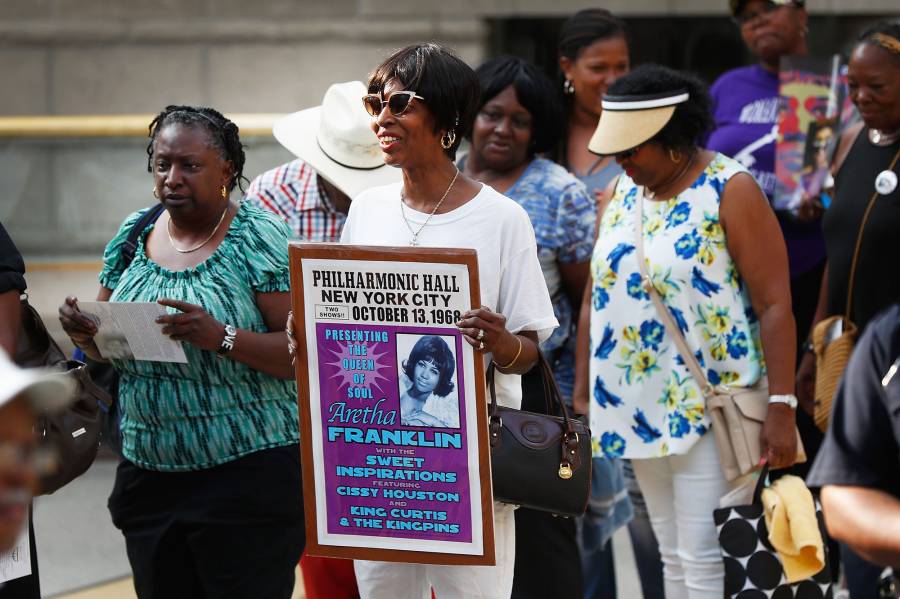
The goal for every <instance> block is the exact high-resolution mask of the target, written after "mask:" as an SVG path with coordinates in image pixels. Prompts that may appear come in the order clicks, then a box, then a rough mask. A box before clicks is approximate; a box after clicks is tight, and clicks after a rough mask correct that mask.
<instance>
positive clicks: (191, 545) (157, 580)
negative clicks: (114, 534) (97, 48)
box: [60, 106, 304, 599]
mask: <svg viewBox="0 0 900 599" xmlns="http://www.w3.org/2000/svg"><path fill="white" fill-rule="evenodd" d="M147 152H148V155H149V161H148V170H149V171H150V172H151V173H152V174H153V180H154V186H153V194H154V196H156V197H157V198H159V201H160V202H161V204H162V206H163V208H164V210H162V212H161V213H160V215H159V217H158V219H157V220H156V222H155V223H152V222H151V223H150V224H148V225H147V226H146V228H145V229H144V231H142V232H141V234H140V235H139V237H138V243H137V250H136V252H135V255H134V259H133V261H132V262H131V263H130V264H127V263H126V260H125V258H123V256H122V247H123V243H124V241H125V240H126V239H127V237H128V234H129V232H131V230H132V228H133V227H134V226H135V225H136V224H137V222H138V220H139V219H140V217H141V215H142V213H143V211H142V212H137V213H135V214H132V215H131V216H129V217H128V218H127V219H126V220H125V222H124V223H123V224H122V226H121V227H120V229H119V232H118V233H117V234H116V236H115V237H114V238H113V239H112V241H110V243H109V245H107V247H106V252H105V254H104V257H103V262H104V265H103V270H102V272H101V273H100V283H101V287H100V292H99V295H98V300H100V301H111V302H117V301H119V302H148V301H149V302H154V301H158V302H159V303H160V304H162V305H164V306H168V307H169V310H168V312H169V314H168V315H166V316H162V317H160V318H159V319H158V322H159V323H160V326H161V327H162V332H163V333H164V334H166V335H168V336H169V337H170V338H172V339H174V340H178V341H182V342H183V347H184V351H185V354H186V356H187V360H188V361H187V363H186V364H177V363H169V362H148V361H138V360H124V359H112V360H111V362H112V364H113V366H114V367H115V368H116V370H117V371H118V373H119V375H120V387H119V408H120V412H121V432H122V454H123V456H124V458H125V459H124V460H123V461H122V462H121V464H120V466H119V469H118V472H117V475H116V483H115V487H114V489H113V493H112V496H111V497H110V500H109V508H110V512H111V514H112V517H113V522H114V523H115V524H116V526H117V527H119V528H120V529H121V530H122V531H123V533H124V535H125V540H126V544H127V548H128V557H129V560H130V562H131V566H132V569H133V571H134V582H135V588H136V589H137V592H138V596H139V597H140V598H141V599H147V598H159V597H192V598H201V597H209V598H212V597H229V598H237V597H248V598H249V597H267V598H268V597H272V598H276V597H284V598H285V599H286V598H288V597H290V595H291V592H292V589H293V585H294V574H293V572H294V566H295V565H296V563H297V561H298V560H299V558H300V554H301V553H302V550H303V544H304V526H303V502H302V491H301V480H300V452H299V448H298V445H297V444H298V441H299V431H298V423H297V407H296V402H297V399H296V393H295V391H294V387H293V383H292V381H291V380H290V379H292V378H293V376H294V375H293V369H292V367H291V359H290V356H289V354H288V353H287V351H286V350H285V347H284V343H283V342H282V340H283V334H284V327H285V322H286V319H287V313H288V310H289V304H290V301H289V294H288V291H289V277H288V263H287V251H286V250H287V240H288V231H287V227H286V226H285V224H284V223H282V222H281V221H279V220H278V219H277V218H276V217H274V216H272V215H271V214H269V213H268V212H264V211H262V210H260V209H258V208H255V207H253V206H252V205H250V204H247V203H243V204H238V203H233V202H231V200H230V198H229V192H230V191H232V190H233V189H234V187H235V184H236V183H237V182H239V181H241V180H242V169H243V164H244V152H243V147H242V145H241V142H240V139H239V137H238V129H237V126H236V125H235V124H234V123H232V122H231V121H229V120H228V119H226V118H225V117H223V116H222V115H221V114H220V113H218V112H216V111H215V110H212V109H209V108H194V107H190V106H169V107H167V108H166V110H164V111H163V112H161V113H160V114H159V115H158V116H157V117H156V118H155V119H154V120H153V122H152V123H151V125H150V144H149V146H148V148H147ZM60 320H61V322H62V324H63V328H64V329H65V330H66V332H67V333H68V334H69V336H70V337H71V338H72V341H73V342H74V343H75V344H76V345H77V346H79V347H80V348H82V349H83V350H84V352H85V353H86V354H87V355H88V356H90V357H91V358H93V359H95V360H103V357H102V356H101V355H100V352H99V351H98V349H97V345H96V343H95V342H94V339H93V338H94V335H95V334H96V332H97V328H96V326H95V325H94V324H93V322H91V320H90V319H89V318H87V316H86V315H84V314H83V313H81V312H80V311H79V310H78V304H77V299H76V298H74V297H69V298H66V301H65V303H64V304H63V305H62V306H61V307H60Z"/></svg>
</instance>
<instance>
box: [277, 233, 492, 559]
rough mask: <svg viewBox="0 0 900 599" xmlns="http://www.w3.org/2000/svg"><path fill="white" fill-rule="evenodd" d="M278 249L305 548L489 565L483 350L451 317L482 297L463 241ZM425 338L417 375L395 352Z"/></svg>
mask: <svg viewBox="0 0 900 599" xmlns="http://www.w3.org/2000/svg"><path fill="white" fill-rule="evenodd" d="M289 260H290V271H291V296H292V297H291V302H292V310H293V313H294V335H295V338H296V340H297V342H298V345H299V351H298V353H297V359H296V365H295V368H296V375H297V390H298V412H299V419H300V438H301V442H300V446H301V457H302V460H303V487H304V508H305V514H306V533H307V543H306V551H307V552H309V553H310V554H311V555H319V556H327V557H338V558H346V559H364V560H376V561H396V562H411V563H427V564H447V565H494V564H495V555H494V530H493V494H492V490H491V474H490V450H489V447H490V446H489V444H488V422H487V418H488V416H487V403H486V401H485V384H484V380H485V379H484V360H483V358H482V356H481V354H479V353H477V352H475V351H474V350H473V349H472V348H471V347H470V346H469V344H468V343H466V342H465V340H464V339H463V338H462V336H461V333H460V332H459V331H458V329H457V328H456V321H457V320H458V319H459V314H461V313H463V312H465V311H466V310H469V309H472V308H477V307H478V306H480V291H479V281H478V261H477V255H476V253H475V251H474V250H471V249H438V248H410V247H405V248H393V247H373V246H353V245H341V244H321V243H292V244H291V245H290V249H289ZM435 338H439V340H438V339H435ZM420 341H421V344H420ZM435 344H437V345H438V346H440V347H442V348H444V349H443V350H441V351H443V353H440V355H441V356H444V357H445V363H444V367H443V369H442V370H440V372H439V374H438V375H436V376H434V377H433V378H431V379H428V376H426V375H424V374H423V375H420V374H419V373H420V372H424V370H423V371H420V370H418V369H417V368H419V366H407V362H406V360H405V358H404V356H406V357H409V356H411V355H412V354H413V353H414V351H415V350H414V349H413V350H411V349H410V348H416V347H425V346H429V347H433V346H434V345H435ZM447 350H449V352H450V355H452V363H453V365H454V367H453V368H450V367H448V366H447V361H448V360H449V359H450V358H447V356H448V354H447ZM407 352H409V353H408V354H407ZM401 353H402V355H401ZM416 355H420V354H418V353H417V354H416ZM420 362H421V361H420ZM420 362H417V364H420ZM429 364H431V363H429ZM430 367H431V368H433V371H432V374H434V371H437V370H438V369H437V366H434V365H433V364H431V366H430ZM421 368H423V369H424V368H425V366H421ZM411 369H412V370H411ZM411 371H413V372H415V373H416V374H415V375H414V376H415V378H416V380H415V381H413V379H412V378H411V377H408V375H407V374H406V373H409V372H411ZM428 380H431V381H432V382H431V383H428ZM423 381H424V382H423ZM434 381H438V383H434ZM445 381H449V382H450V384H449V385H448V384H447V383H446V382H445ZM405 383H406V384H407V385H406V386H404V384H405ZM429 384H432V385H433V384H436V385H438V386H436V387H434V388H433V389H432V388H430V387H429ZM448 387H449V388H450V389H451V390H449V391H448V390H447V389H448ZM404 389H405V391H404ZM439 391H443V392H445V395H444V396H440V395H439V394H438V392H439ZM423 396H424V397H426V398H427V402H426V403H425V404H420V403H416V402H417V401H421V400H420V399H413V398H414V397H417V398H421V397H423ZM448 398H449V399H448ZM432 401H433V402H434V403H433V405H434V406H437V407H440V408H441V409H443V410H444V411H443V412H441V417H438V416H435V415H432V414H431V413H429V412H427V409H429V408H428V406H429V405H432V404H431V403H428V402H432ZM410 405H412V406H416V407H415V408H410V407H409V406H410ZM423 405H424V407H422V406H423ZM454 405H455V406H456V409H457V410H458V411H457V412H456V413H455V417H456V419H455V420H454V412H453V409H454ZM403 406H406V408H404V407H403ZM367 408H368V411H367V410H366V409H367ZM404 409H406V410H407V411H406V412H404ZM445 414H446V415H445ZM367 452H368V453H367ZM398 477H399V478H398Z"/></svg>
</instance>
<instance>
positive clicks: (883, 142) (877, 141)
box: [869, 129, 900, 146]
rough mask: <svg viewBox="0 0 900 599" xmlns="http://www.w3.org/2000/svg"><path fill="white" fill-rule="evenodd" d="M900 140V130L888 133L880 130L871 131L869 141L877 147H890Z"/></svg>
mask: <svg viewBox="0 0 900 599" xmlns="http://www.w3.org/2000/svg"><path fill="white" fill-rule="evenodd" d="M898 139H900V129H897V130H896V131H894V132H893V133H886V132H884V131H882V130H880V129H869V141H870V142H872V143H873V144H874V145H876V146H890V145H892V144H893V143H894V142H895V141H897V140H898Z"/></svg>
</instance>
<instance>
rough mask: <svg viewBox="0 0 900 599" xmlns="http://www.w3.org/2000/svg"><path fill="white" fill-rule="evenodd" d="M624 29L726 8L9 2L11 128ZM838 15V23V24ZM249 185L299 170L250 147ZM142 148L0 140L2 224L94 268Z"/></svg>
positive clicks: (570, 1) (532, 2)
mask: <svg viewBox="0 0 900 599" xmlns="http://www.w3.org/2000/svg"><path fill="white" fill-rule="evenodd" d="M598 5H600V6H603V7H605V8H608V9H610V10H612V11H613V12H614V13H616V14H619V15H622V16H625V17H650V16H655V17H665V16H672V17H690V16H724V15H726V14H727V10H726V0H609V1H607V2H603V3H602V4H599V3H596V2H587V1H584V0H0V73H2V81H3V91H2V93H0V117H6V116H26V115H98V114H99V115H104V114H151V113H155V112H156V111H158V110H160V109H161V108H162V107H163V106H165V105H166V104H171V103H187V104H202V105H209V106H214V107H216V108H218V109H220V110H222V111H224V112H227V113H247V112H251V113H285V112H291V111H294V110H298V109H300V108H304V107H308V106H312V105H315V104H317V103H318V102H319V101H320V100H321V98H322V94H323V93H324V91H325V89H326V88H327V86H328V85H329V84H331V83H333V82H337V81H347V80H351V79H365V78H366V76H367V75H368V73H369V71H370V70H371V69H372V68H374V67H375V66H376V65H377V64H378V63H379V62H380V60H381V59H382V58H384V57H385V56H386V55H387V54H388V53H389V52H390V51H391V50H393V49H396V48H398V47H401V46H403V45H405V44H407V43H410V42H413V41H420V40H436V41H441V42H444V43H447V44H449V45H450V46H452V47H453V48H455V49H456V51H457V52H458V53H459V54H460V55H461V56H462V57H463V58H464V59H465V60H467V61H469V62H470V63H471V64H477V63H478V62H479V61H480V60H481V59H482V58H483V57H484V56H485V55H486V54H487V53H488V51H489V50H488V49H489V48H492V47H493V46H492V44H491V42H492V40H491V39H490V35H491V31H492V29H491V23H496V22H497V21H498V20H503V19H513V18H519V17H527V18H543V17H557V18H558V17H562V16H565V15H568V14H571V13H572V12H574V11H576V10H579V9H582V8H586V7H591V6H598ZM808 8H809V10H810V12H811V14H813V15H876V14H890V13H896V12H898V9H897V7H896V0H810V1H809V2H808ZM839 18H840V17H839ZM245 141H246V142H247V144H248V164H247V169H246V172H247V175H248V176H250V177H251V178H252V176H254V175H255V174H257V173H259V172H261V171H263V170H265V169H267V168H271V167H272V166H274V165H277V164H279V163H281V162H285V161H287V160H288V159H290V156H289V154H288V153H287V152H286V151H284V150H283V149H282V148H281V147H280V146H279V145H278V144H277V143H275V142H274V140H273V139H272V138H271V137H268V136H260V137H257V138H248V139H246V140H245ZM144 145H145V140H143V139H140V138H136V137H132V138H113V139H110V138H94V139H69V138H65V139H62V138H61V139H20V138H10V137H5V138H4V137H0V179H2V180H3V181H5V182H6V183H7V185H6V186H5V190H4V195H3V196H2V197H0V221H2V222H3V223H4V225H5V226H6V227H7V229H8V230H10V232H11V234H12V235H13V237H14V239H15V240H16V242H17V243H18V244H19V245H20V246H21V248H22V250H23V251H24V252H25V254H26V257H32V258H33V257H52V258H59V257H62V258H66V259H68V258H70V257H72V256H93V257H95V258H96V256H97V255H98V252H99V251H100V249H101V248H102V247H103V244H104V243H105V241H106V240H107V239H109V237H110V236H111V235H112V233H113V232H114V231H115V229H116V227H117V226H118V224H119V223H120V222H121V220H122V219H123V218H124V217H125V216H126V215H127V214H128V213H130V212H131V211H133V210H135V209H137V208H140V207H142V206H146V205H148V204H150V203H152V202H153V199H152V196H151V195H150V178H149V175H148V174H147V172H146V162H145V161H146V158H145V154H144Z"/></svg>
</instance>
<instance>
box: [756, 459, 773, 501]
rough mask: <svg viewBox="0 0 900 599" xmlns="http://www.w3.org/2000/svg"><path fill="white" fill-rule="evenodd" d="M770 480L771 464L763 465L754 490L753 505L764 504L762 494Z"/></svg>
mask: <svg viewBox="0 0 900 599" xmlns="http://www.w3.org/2000/svg"><path fill="white" fill-rule="evenodd" d="M768 478H769V463H768V462H766V463H765V464H763V467H762V469H761V470H760V471H759V479H758V480H757V481H756V487H755V488H754V489H753V505H758V504H760V503H762V492H763V489H765V488H766V481H767V480H768Z"/></svg>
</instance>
